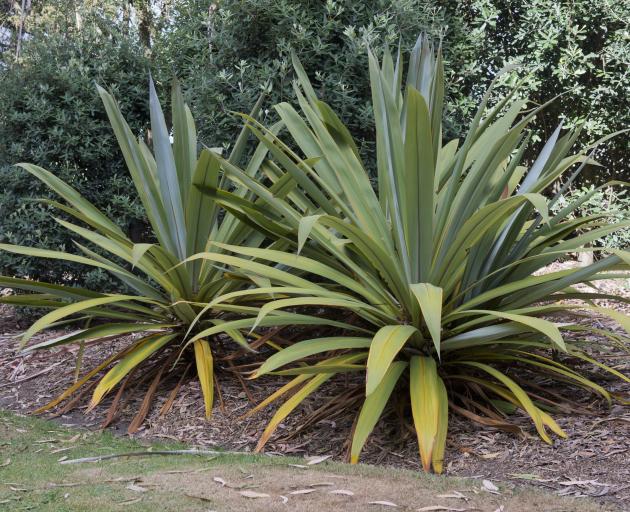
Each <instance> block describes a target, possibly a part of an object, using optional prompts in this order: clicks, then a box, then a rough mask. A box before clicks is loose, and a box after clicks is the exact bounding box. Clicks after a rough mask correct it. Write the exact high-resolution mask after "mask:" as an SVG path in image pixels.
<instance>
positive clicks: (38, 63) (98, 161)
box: [0, 25, 148, 289]
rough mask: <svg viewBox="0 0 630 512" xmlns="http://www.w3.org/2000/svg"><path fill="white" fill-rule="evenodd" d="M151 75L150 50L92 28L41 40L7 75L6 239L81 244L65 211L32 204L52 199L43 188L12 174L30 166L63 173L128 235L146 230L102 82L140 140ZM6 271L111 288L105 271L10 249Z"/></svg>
mask: <svg viewBox="0 0 630 512" xmlns="http://www.w3.org/2000/svg"><path fill="white" fill-rule="evenodd" d="M147 69H148V65H147V62H146V60H145V58H144V56H143V54H142V52H141V51H139V49H138V48H137V46H135V45H134V44H133V43H132V42H130V41H128V40H127V39H126V38H125V37H122V35H121V34H116V33H115V32H112V33H110V34H109V35H106V34H103V32H102V31H100V30H96V29H93V30H89V29H88V28H86V27H85V25H84V27H83V30H82V31H81V32H78V31H73V30H68V31H67V32H66V33H52V34H48V35H46V37H43V36H42V37H38V36H34V37H33V39H32V40H31V41H30V42H28V44H26V45H25V47H24V53H23V54H22V56H21V60H20V62H19V63H16V64H14V65H12V67H11V68H10V69H9V70H7V71H5V72H2V73H0V180H1V181H2V188H1V189H0V239H1V241H3V242H8V243H13V244H24V245H36V246H43V247H48V248H51V249H64V248H65V249H67V248H69V247H70V246H71V245H72V244H73V242H72V240H71V238H70V237H69V236H68V235H67V234H66V233H63V232H62V231H61V230H60V229H59V228H58V225H57V223H56V222H55V221H54V219H53V217H52V214H53V213H55V214H58V212H54V209H53V208H50V207H48V206H46V205H45V204H41V203H40V202H36V201H33V200H32V199H34V198H46V197H50V198H52V196H50V195H49V193H48V191H47V190H46V187H44V186H42V185H41V184H40V182H39V181H38V180H35V179H33V178H32V177H31V176H30V175H29V174H28V173H26V172H25V171H22V170H21V169H18V168H15V167H12V166H11V164H13V163H17V162H21V161H26V162H31V163H35V164H37V165H40V166H42V167H45V168H47V169H49V170H51V171H52V172H54V173H56V174H57V175H58V176H59V177H61V178H62V179H63V180H65V181H66V182H68V183H69V184H71V185H72V186H74V187H75V188H77V189H78V190H79V191H80V192H81V193H82V194H83V195H84V196H85V197H87V198H89V199H90V201H92V202H94V203H95V204H96V205H98V206H99V207H100V208H103V209H105V211H108V212H109V213H110V215H111V218H113V219H115V220H116V222H117V223H118V224H120V226H121V227H123V228H124V229H126V230H129V231H141V230H142V226H143V221H142V219H143V212H142V210H141V208H140V205H139V204H138V201H137V199H136V197H135V194H133V193H132V192H131V191H132V186H131V181H130V178H129V176H128V173H127V171H126V169H125V165H124V162H123V159H122V155H121V154H120V152H119V150H118V145H117V144H116V141H115V138H114V136H113V134H112V132H111V129H110V127H109V123H108V121H107V118H106V115H105V112H104V109H103V108H102V105H101V101H100V99H99V97H98V95H97V93H96V88H95V82H98V83H102V84H107V85H109V86H111V87H112V89H113V90H114V91H115V94H116V97H117V98H119V99H120V100H121V103H122V104H123V108H124V110H125V113H126V115H127V119H128V120H129V121H130V123H131V124H132V126H133V127H134V128H135V129H136V130H138V133H140V130H142V128H143V126H144V123H145V122H146V121H147V116H148V109H147V108H146V87H147ZM55 199H56V198H55ZM0 273H2V274H5V275H7V274H8V275H20V276H30V277H32V278H37V279H46V280H51V281H55V282H62V281H77V282H80V283H82V284H85V285H87V286H90V287H93V288H97V289H103V288H104V287H105V288H107V287H108V286H109V285H110V281H109V278H107V277H106V275H105V274H104V273H102V272H100V271H99V270H92V271H87V272H86V271H85V269H83V268H79V267H77V266H75V265H70V264H64V263H62V262H52V261H46V260H41V259H40V260H37V259H31V258H26V257H22V256H15V255H10V254H7V253H5V252H1V251H0Z"/></svg>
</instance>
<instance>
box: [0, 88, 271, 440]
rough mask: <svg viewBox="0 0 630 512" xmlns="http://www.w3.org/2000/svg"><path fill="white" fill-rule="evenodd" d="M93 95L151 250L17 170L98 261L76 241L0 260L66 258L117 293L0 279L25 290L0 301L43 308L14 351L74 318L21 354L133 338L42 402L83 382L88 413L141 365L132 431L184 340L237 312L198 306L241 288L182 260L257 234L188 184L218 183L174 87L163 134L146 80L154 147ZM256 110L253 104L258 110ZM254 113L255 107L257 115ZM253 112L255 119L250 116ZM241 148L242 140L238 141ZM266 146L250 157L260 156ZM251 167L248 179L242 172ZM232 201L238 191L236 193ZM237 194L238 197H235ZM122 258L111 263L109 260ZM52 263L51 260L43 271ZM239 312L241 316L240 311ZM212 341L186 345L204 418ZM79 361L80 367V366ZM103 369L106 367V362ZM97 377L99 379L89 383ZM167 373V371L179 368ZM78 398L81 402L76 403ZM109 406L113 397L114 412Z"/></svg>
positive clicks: (45, 176) (45, 175)
mask: <svg viewBox="0 0 630 512" xmlns="http://www.w3.org/2000/svg"><path fill="white" fill-rule="evenodd" d="M99 92H100V96H101V98H102V100H103V103H104V105H105V109H106V111H107V114H108V116H109V119H110V122H111V124H112V128H113V131H114V133H115V136H116V139H117V140H118V143H119V145H120V149H121V152H122V154H123V155H124V159H125V162H126V164H127V166H128V169H129V173H130V175H131V177H132V179H133V182H134V184H135V188H136V191H137V192H136V193H137V196H138V198H139V200H140V201H141V203H142V205H143V207H144V209H145V211H146V212H147V217H148V220H149V223H150V229H151V231H150V235H151V236H150V239H151V240H152V241H151V242H150V243H147V242H141V243H135V242H134V241H133V240H131V239H130V238H129V237H128V236H127V234H126V233H125V232H124V231H123V230H122V229H121V228H120V226H119V225H118V224H116V222H114V221H113V220H112V219H111V218H110V217H109V216H108V215H107V213H105V212H102V211H101V210H99V209H98V208H97V207H96V206H95V205H94V204H92V203H91V202H90V201H88V200H87V199H85V198H84V197H83V196H82V195H81V194H80V193H79V192H78V191H77V190H76V189H75V188H72V187H71V186H70V185H68V184H67V183H65V182H63V181H62V180H61V179H60V178H58V177H57V176H55V175H54V174H52V173H51V172H50V171H47V170H44V169H43V168H41V167H38V166H36V165H33V164H21V165H20V167H22V168H23V169H25V170H26V171H28V173H30V175H31V179H32V177H35V178H37V179H38V180H39V181H41V182H42V183H43V184H44V185H45V186H46V187H48V188H49V189H50V190H51V191H52V192H54V194H55V195H56V196H58V197H60V198H61V199H62V200H63V201H64V203H59V202H57V201H46V203H45V204H47V205H48V206H50V207H52V208H54V209H55V210H56V211H58V212H63V213H64V214H65V216H66V217H68V218H70V219H71V222H69V221H66V220H63V219H60V218H58V217H55V218H54V221H55V222H57V223H58V224H59V225H61V226H62V227H63V228H64V229H65V230H67V232H68V235H69V236H72V237H76V238H80V239H83V240H84V242H83V243H89V244H91V245H93V246H95V247H98V248H99V250H100V251H101V252H102V253H103V254H106V255H107V256H106V257H105V256H102V255H100V254H97V253H96V252H94V251H93V250H91V249H89V248H88V247H86V246H85V245H83V244H80V243H78V242H77V243H76V246H77V247H78V249H79V251H80V253H81V254H80V255H77V254H73V253H70V252H65V251H60V250H50V249H43V248H36V247H25V246H18V245H11V244H0V250H2V251H3V252H4V253H9V254H16V255H20V256H30V257H36V258H40V259H43V260H44V261H49V260H54V261H55V263H57V262H70V263H73V264H75V265H80V266H82V267H84V268H85V267H87V268H90V269H95V268H96V269H102V270H104V271H106V272H107V273H108V274H109V275H110V276H112V278H113V279H115V280H116V281H117V282H119V283H120V285H119V287H121V288H123V289H126V290H129V291H128V292H127V293H120V292H119V293H112V294H106V293H101V292H96V291H92V290H88V289H85V288H79V287H76V286H64V285H56V284H51V283H46V282H41V281H35V280H32V279H28V278H11V277H0V286H2V287H8V288H12V289H14V290H21V291H25V292H30V293H26V294H21V295H11V296H3V297H0V301H1V302H4V303H9V304H17V305H26V306H30V307H38V308H41V309H52V311H50V312H49V313H47V314H46V315H44V316H43V317H41V318H40V319H38V320H37V321H36V322H34V323H33V324H32V325H31V326H30V327H29V329H27V330H26V331H25V333H24V335H23V344H27V343H29V341H31V340H32V339H33V337H34V336H35V335H37V334H38V333H40V332H42V331H44V330H45V329H50V328H54V327H57V326H59V325H61V324H64V323H70V322H73V323H77V322H83V323H84V327H83V328H80V329H78V330H75V331H73V332H70V333H69V334H64V335H62V336H57V337H53V338H51V339H46V340H45V341H39V342H35V343H32V342H31V343H30V345H28V346H27V347H26V350H29V351H30V350H42V349H48V348H50V347H55V346H58V345H63V344H68V343H81V344H82V343H85V342H86V341H91V342H97V343H103V344H106V343H108V342H110V341H111V340H112V339H113V338H115V337H119V336H121V335H127V334H132V333H142V335H141V336H140V337H139V338H138V337H136V338H133V337H132V338H131V339H128V343H127V344H126V345H125V346H124V348H122V350H119V351H117V352H115V353H114V355H113V356H111V357H108V358H106V359H105V360H103V361H102V362H100V364H98V365H97V366H96V367H95V368H93V369H90V370H89V371H88V372H86V373H85V374H84V375H83V376H82V377H81V378H80V379H78V381H77V382H76V383H75V384H73V385H72V386H71V387H70V388H68V389H67V390H66V391H64V392H63V393H62V394H61V395H60V396H59V397H57V398H56V399H55V400H53V401H52V402H51V403H49V404H48V405H46V406H45V407H43V408H41V409H40V410H46V409H48V408H51V407H53V406H55V405H57V404H58V403H60V402H61V401H63V400H65V399H66V398H68V397H70V396H71V395H72V394H73V393H74V392H75V391H77V390H79V389H80V388H81V387H82V386H85V388H86V389H88V390H89V389H91V388H92V387H94V390H93V392H92V400H91V402H90V408H92V407H94V406H96V405H97V404H98V403H99V402H100V401H101V400H102V398H103V397H104V396H105V395H106V394H107V393H109V392H110V391H111V390H112V389H113V388H114V387H115V386H116V385H118V384H119V383H120V384H121V389H124V387H125V385H126V384H127V381H128V380H129V378H130V377H131V376H132V374H133V373H134V372H135V370H136V369H137V368H138V367H139V366H140V365H143V364H144V365H145V366H144V376H145V377H147V376H148V377H150V378H151V379H152V381H151V382H152V385H151V386H150V388H149V391H148V393H147V398H146V399H145V402H146V403H145V404H144V405H143V407H142V408H141V409H140V411H139V413H138V416H137V417H136V419H135V420H134V421H133V422H132V424H131V426H130V430H133V429H135V428H137V427H138V426H139V424H140V423H141V422H142V420H143V418H144V417H145V416H146V414H147V412H148V404H149V403H150V399H151V396H152V394H153V393H154V392H155V390H156V388H157V386H158V385H159V383H160V382H161V380H162V379H163V378H164V377H165V376H166V374H168V373H169V372H171V371H173V367H174V366H175V365H174V363H176V362H177V361H178V360H179V358H180V357H181V356H182V355H184V356H186V354H187V352H185V351H184V349H185V348H186V347H187V346H188V345H186V344H185V338H186V336H188V335H189V334H194V333H195V332H197V331H198V330H199V329H203V328H207V327H208V326H210V325H221V324H222V322H223V321H224V317H225V315H228V316H229V315H230V313H231V312H234V311H236V312H239V311H241V309H239V308H234V307H231V306H229V305H227V304H226V305H225V307H224V308H207V307H204V305H205V303H207V302H208V301H209V300H210V299H212V298H213V297H214V295H215V294H217V293H218V292H222V293H225V292H229V291H230V290H231V289H234V288H237V287H239V286H240V283H241V281H239V280H235V279H230V278H229V277H227V276H226V274H225V272H224V270H223V268H222V266H218V265H216V264H207V263H206V262H204V261H201V260H199V261H188V260H187V259H188V258H189V257H190V256H191V255H194V254H196V253H198V252H200V251H203V250H205V249H206V247H207V246H208V245H209V244H210V242H211V241H213V242H223V243H236V244H238V243H242V244H245V245H248V246H251V247H256V246H257V245H258V244H260V243H261V242H263V241H264V236H262V235H260V234H259V233H257V232H255V231H253V230H252V229H250V228H249V227H247V226H246V225H243V224H241V223H240V222H239V221H238V219H236V218H234V217H232V216H231V215H224V216H222V220H221V221H219V210H218V206H217V204H216V202H215V201H214V200H213V199H211V198H209V197H208V196H206V195H203V194H202V193H201V192H200V191H199V190H198V189H197V188H196V187H195V185H200V184H203V185H206V186H210V185H215V186H216V185H217V183H218V181H219V180H220V176H219V166H218V163H217V160H216V159H215V158H214V157H212V153H211V151H210V150H208V149H203V150H202V151H201V153H200V154H198V153H197V135H196V130H195V125H194V122H193V118H192V115H191V113H190V110H189V109H188V107H187V106H186V105H185V104H184V101H183V96H182V95H181V90H180V88H179V86H178V85H177V84H176V85H175V86H174V87H173V93H172V100H171V104H172V115H171V118H172V120H173V127H172V134H173V135H172V137H173V142H172V145H171V141H170V139H169V138H170V133H171V132H170V130H169V129H167V125H166V122H165V119H164V115H163V114H162V109H161V107H160V103H159V101H158V98H157V94H156V92H155V89H154V87H153V84H152V83H151V94H150V114H151V140H152V150H151V149H150V148H149V146H148V145H147V144H146V143H145V142H144V141H143V139H142V138H140V139H136V137H135V135H134V133H133V132H132V130H131V128H130V127H129V125H128V124H127V123H126V122H125V120H124V118H123V116H122V114H121V111H120V109H119V107H118V105H117V104H116V102H115V101H114V99H113V97H112V96H111V95H110V94H109V93H107V92H106V91H105V90H103V89H99ZM258 105H260V103H259V104H258ZM257 108H258V107H257ZM254 113H255V112H254ZM241 140H244V139H243V138H241ZM243 147H244V146H243V144H242V143H241V144H239V143H237V144H236V145H235V151H234V152H233V153H232V155H231V159H232V160H233V161H234V162H237V161H238V160H239V158H240V154H241V152H242V150H243ZM264 153H265V151H264V148H262V150H261V151H259V152H258V155H259V157H260V158H262V157H263V156H264ZM249 169H250V171H251V172H252V173H255V172H256V171H257V169H256V167H255V166H254V165H253V164H252V165H251V166H250V168H249ZM234 193H235V194H238V193H240V191H239V189H236V190H235V192H234ZM243 197H244V198H246V197H247V195H246V194H245V192H243ZM221 259H223V260H224V261H223V264H229V262H230V260H231V259H233V258H230V257H228V256H222V255H221V254H216V255H215V260H217V261H221ZM119 261H120V263H118V262H119ZM48 265H50V263H48ZM245 311H251V310H249V309H247V308H246V309H245ZM227 334H228V335H229V336H230V337H231V338H232V339H233V340H235V342H237V343H239V344H241V345H245V346H246V347H247V343H246V341H245V339H244V338H243V336H242V335H241V334H240V332H239V331H238V330H236V329H235V330H228V331H227ZM211 342H212V339H210V338H204V339H197V340H195V341H194V342H193V343H192V344H191V345H190V346H191V347H192V349H193V352H194V357H195V362H196V369H197V375H198V377H199V380H200V383H201V389H202V391H203V395H204V402H205V408H206V416H208V417H209V416H210V414H211V411H212V400H213V388H214V365H213V349H214V343H211ZM79 364H80V363H79ZM112 364H113V366H111V368H110V365H112ZM105 369H107V372H106V373H105V375H104V376H102V378H100V379H96V380H92V378H93V377H94V376H96V375H97V374H99V372H101V371H103V370H105ZM179 369H180V367H179V366H177V367H176V370H175V371H179ZM79 396H80V395H79ZM116 404H117V401H114V407H115V406H116Z"/></svg>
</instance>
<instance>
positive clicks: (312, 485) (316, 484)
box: [308, 482, 335, 487]
mask: <svg viewBox="0 0 630 512" xmlns="http://www.w3.org/2000/svg"><path fill="white" fill-rule="evenodd" d="M308 485H309V487H332V486H333V485H335V484H334V483H332V482H315V483H314V484H308Z"/></svg>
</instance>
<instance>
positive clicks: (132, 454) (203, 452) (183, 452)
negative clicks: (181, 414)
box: [59, 450, 251, 464]
mask: <svg viewBox="0 0 630 512" xmlns="http://www.w3.org/2000/svg"><path fill="white" fill-rule="evenodd" d="M146 455H211V456H213V457H217V456H219V455H251V453H246V452H219V451H216V450H156V451H152V452H149V451H144V452H128V453H113V454H110V455H98V456H96V457H83V458H81V459H67V460H62V461H61V462H60V463H59V464H82V463H84V462H101V461H103V460H110V459H119V458H122V457H144V456H146Z"/></svg>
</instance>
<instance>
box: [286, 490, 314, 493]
mask: <svg viewBox="0 0 630 512" xmlns="http://www.w3.org/2000/svg"><path fill="white" fill-rule="evenodd" d="M316 490H317V489H298V490H297V491H291V492H290V493H289V494H310V493H312V492H315V491H316Z"/></svg>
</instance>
